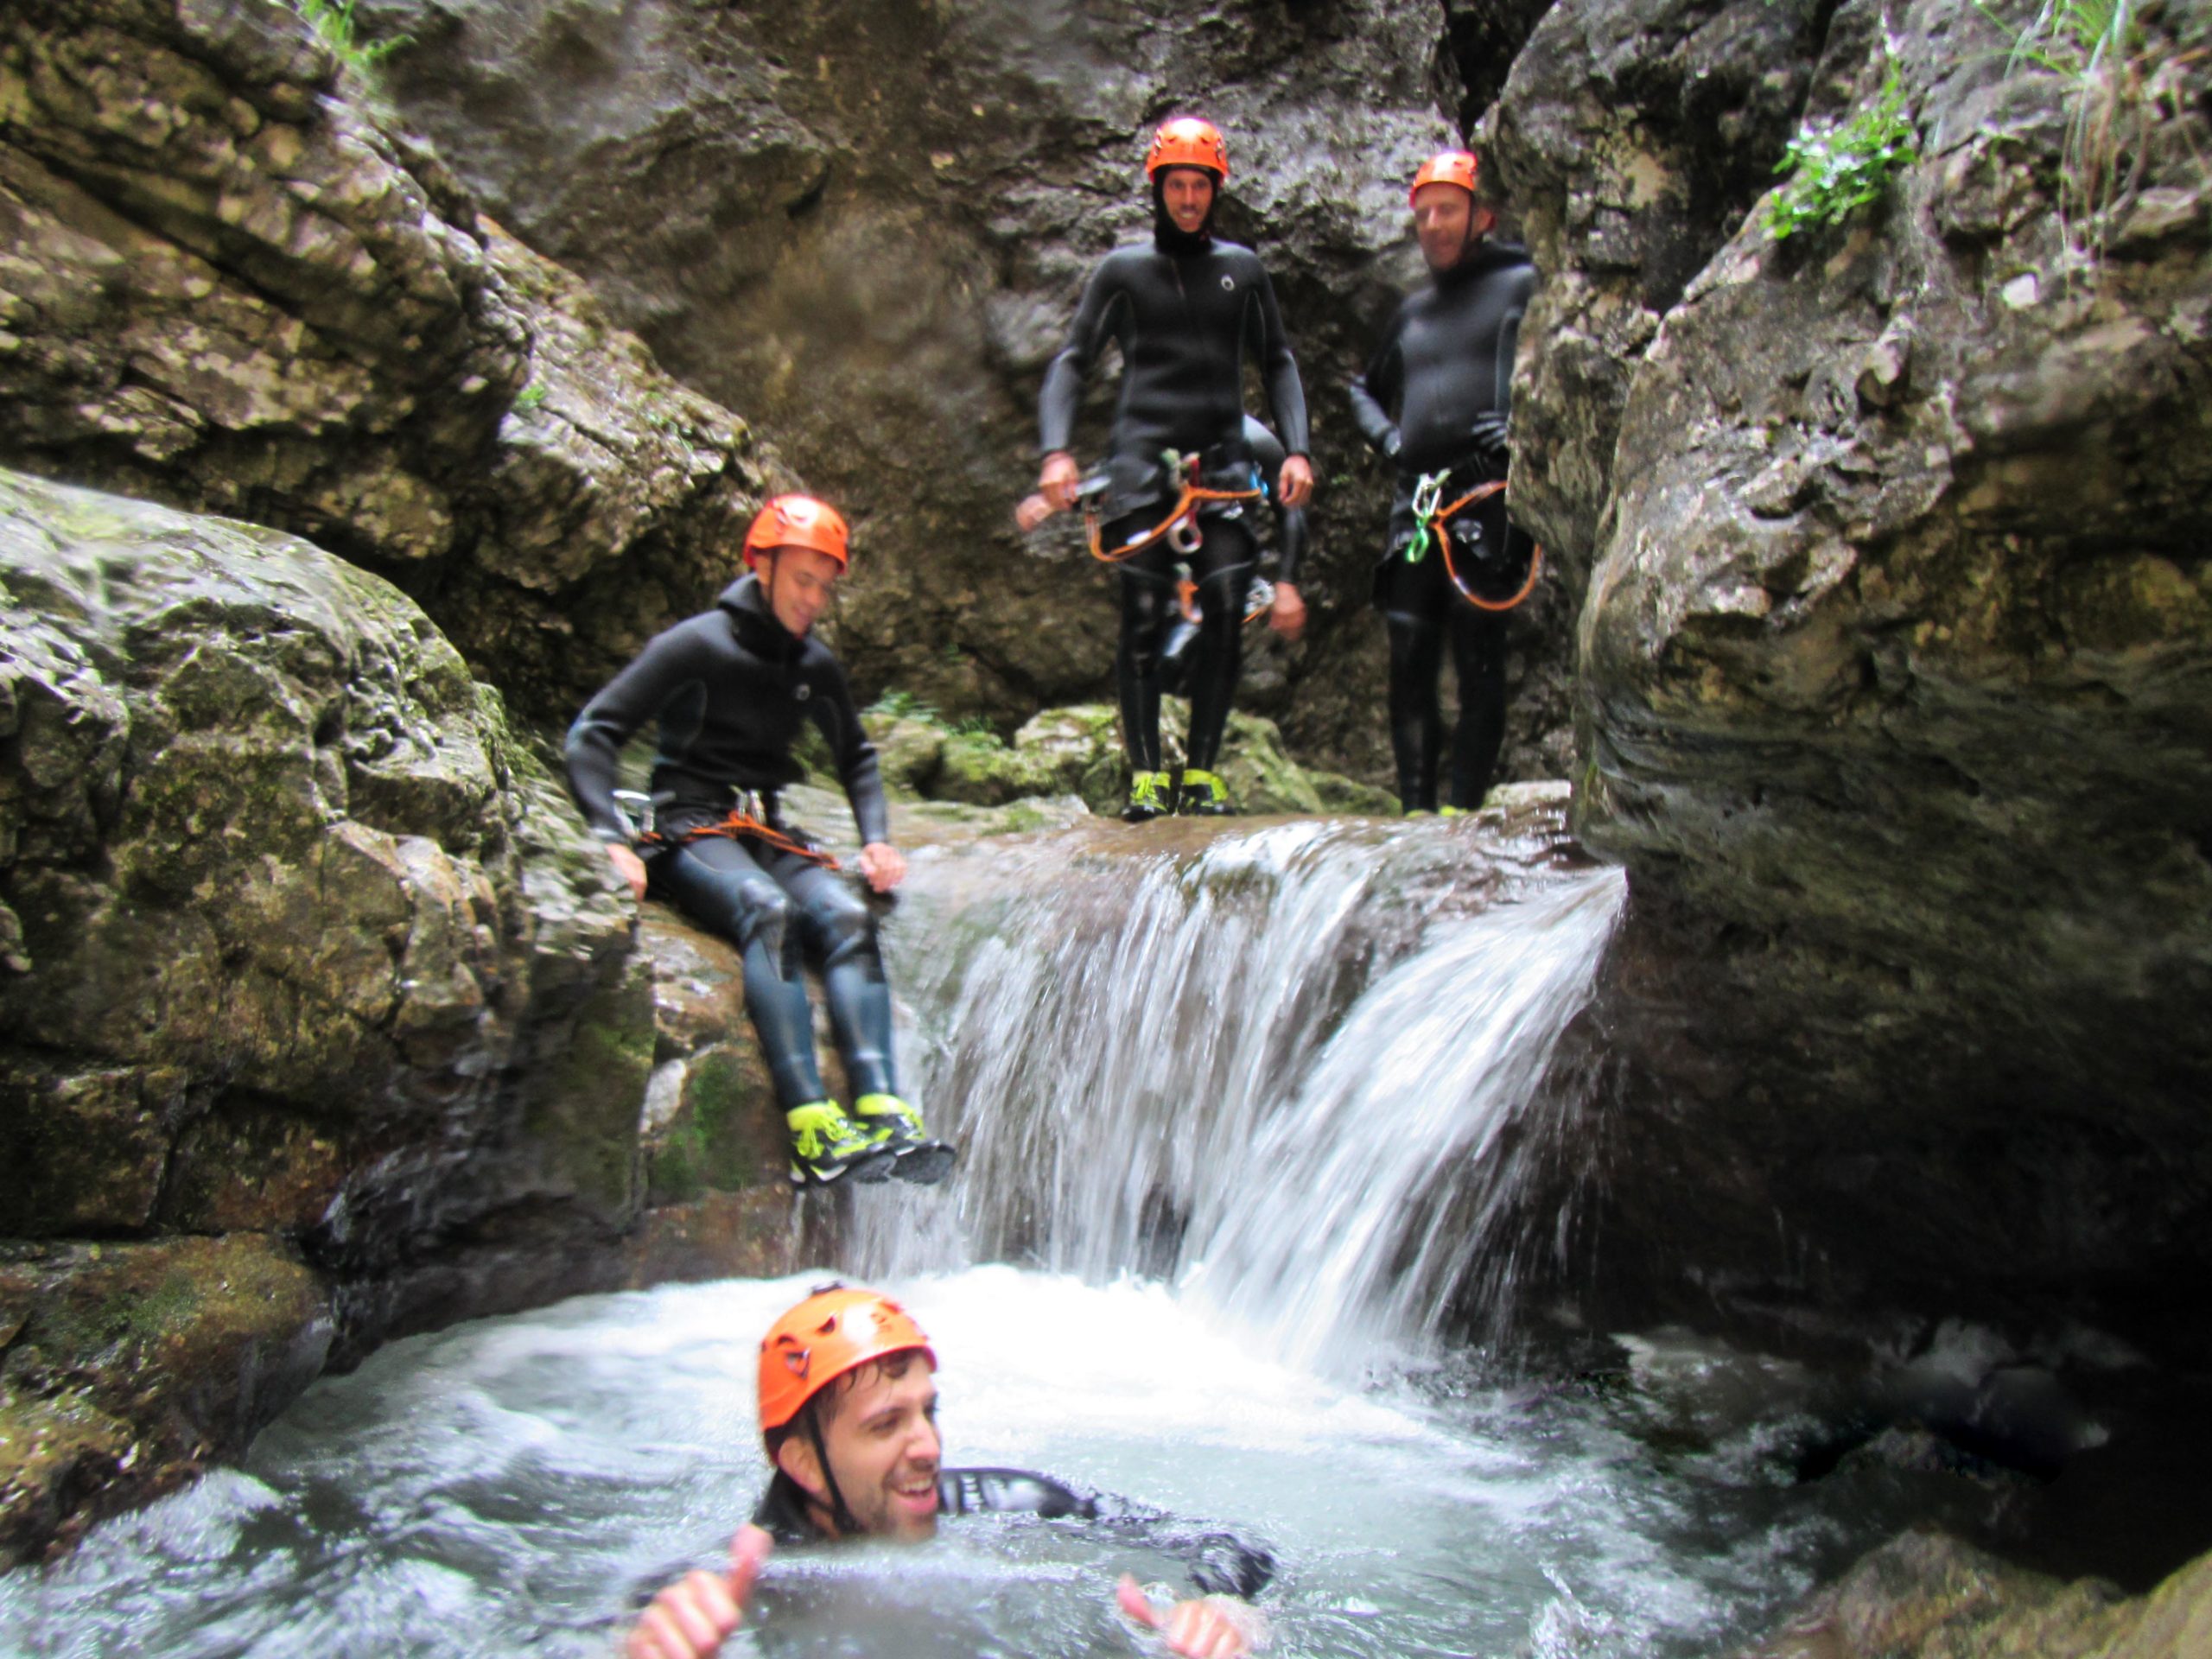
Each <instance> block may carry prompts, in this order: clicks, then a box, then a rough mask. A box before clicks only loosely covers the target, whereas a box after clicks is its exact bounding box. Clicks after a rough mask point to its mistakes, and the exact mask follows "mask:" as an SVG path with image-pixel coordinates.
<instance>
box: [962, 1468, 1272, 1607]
mask: <svg viewBox="0 0 2212 1659" xmlns="http://www.w3.org/2000/svg"><path fill="white" fill-rule="evenodd" d="M938 1505H939V1508H940V1509H941V1510H943V1512H944V1513H945V1514H947V1515H975V1514H982V1513H991V1514H1005V1513H1007V1512H1014V1513H1026V1514H1029V1515H1034V1516H1038V1517H1039V1518H1040V1519H1042V1520H1046V1521H1062V1520H1074V1521H1084V1522H1095V1523H1096V1524H1097V1525H1098V1526H1100V1527H1101V1528H1103V1529H1105V1530H1107V1531H1108V1532H1110V1533H1112V1534H1114V1535H1116V1536H1118V1537H1121V1538H1124V1539H1127V1540H1128V1541H1129V1542H1130V1543H1132V1544H1134V1545H1135V1546H1136V1547H1138V1548H1143V1549H1154V1550H1158V1551H1160V1553H1161V1554H1167V1555H1173V1556H1176V1557H1178V1558H1179V1560H1181V1561H1182V1562H1183V1564H1184V1566H1185V1567H1187V1568H1189V1569H1190V1573H1191V1582H1192V1583H1193V1584H1195V1585H1196V1586H1198V1589H1199V1590H1200V1591H1201V1592H1204V1593H1205V1594H1206V1595H1210V1596H1242V1597H1243V1598H1244V1599H1246V1600H1247V1601H1249V1600H1250V1599H1252V1598H1253V1597H1254V1596H1256V1595H1258V1594H1259V1593H1260V1592H1261V1591H1262V1590H1264V1589H1265V1588H1267V1586H1268V1584H1269V1583H1270V1582H1271V1581H1272V1580H1274V1575H1275V1558H1274V1555H1273V1554H1270V1553H1268V1551H1267V1550H1265V1549H1262V1548H1259V1547H1258V1546H1257V1545H1254V1544H1248V1543H1246V1542H1245V1541H1243V1539H1241V1538H1239V1537H1237V1536H1236V1535H1235V1534H1233V1533H1229V1532H1221V1531H1215V1530H1211V1529H1205V1528H1201V1527H1194V1526H1192V1525H1190V1524H1188V1523H1186V1522H1180V1521H1178V1520H1176V1519H1175V1518H1174V1517H1173V1516H1169V1515H1166V1514H1163V1513H1162V1512H1161V1511H1160V1510H1154V1509H1147V1508H1146V1507H1145V1506H1144V1505H1143V1504H1141V1503H1130V1502H1128V1500H1127V1499H1126V1498H1119V1497H1113V1496H1111V1495H1110V1494H1107V1493H1103V1492H1087V1491H1083V1490H1081V1489H1080V1488H1077V1487H1074V1486H1070V1485H1068V1484H1065V1482H1062V1481H1057V1480H1054V1479H1052V1478H1050V1477H1049V1476H1046V1475H1037V1474H1032V1473H1030V1472H1029V1471H1027V1470H1022V1469H945V1470H941V1471H938Z"/></svg>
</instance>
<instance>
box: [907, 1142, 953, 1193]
mask: <svg viewBox="0 0 2212 1659" xmlns="http://www.w3.org/2000/svg"><path fill="white" fill-rule="evenodd" d="M959 1156H960V1152H959V1149H958V1148H957V1147H949V1146H947V1145H945V1143H944V1141H925V1142H924V1143H923V1144H921V1145H920V1146H918V1147H910V1148H909V1149H908V1150H906V1151H905V1152H902V1153H900V1154H899V1157H898V1160H897V1161H896V1162H894V1163H893V1165H892V1166H891V1173H893V1174H894V1175H896V1176H897V1177H898V1178H899V1179H900V1180H902V1181H912V1182H913V1183H914V1184H915V1185H917V1186H935V1185H937V1184H938V1182H939V1181H941V1180H943V1179H944V1178H945V1177H946V1176H948V1175H950V1173H952V1162H953V1160H954V1159H956V1158H957V1157H959Z"/></svg>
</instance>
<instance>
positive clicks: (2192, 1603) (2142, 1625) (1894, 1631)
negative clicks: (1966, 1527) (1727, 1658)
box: [1743, 1531, 2212, 1659]
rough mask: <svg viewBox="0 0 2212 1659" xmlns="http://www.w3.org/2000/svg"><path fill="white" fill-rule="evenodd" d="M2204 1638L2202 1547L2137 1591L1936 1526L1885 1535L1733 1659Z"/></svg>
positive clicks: (2145, 1655)
mask: <svg viewBox="0 0 2212 1659" xmlns="http://www.w3.org/2000/svg"><path fill="white" fill-rule="evenodd" d="M2208 1645H2212V1556H2205V1557H2202V1558H2201V1559H2199V1560H2196V1561H2195V1562H2193V1563H2191V1564H2190V1566H2189V1567H2184V1568H2183V1570H2181V1571H2180V1572H2178V1573H2175V1574H2174V1575H2173V1576H2172V1577H2171V1578H2170V1579H2168V1580H2166V1581H2165V1582H2164V1584H2162V1585H2160V1586H2158V1588H2157V1589H2156V1590H2154V1591H2152V1592H2151V1593H2149V1594H2148V1595H2144V1596H2138V1597H2134V1598H2133V1599H2128V1598H2124V1597H2122V1596H2121V1595H2120V1593H2119V1592H2118V1591H2117V1590H2116V1589H2115V1588H2114V1587H2113V1586H2112V1585H2110V1584H2108V1583H2106V1582H2104V1581H2102V1580H2096V1579H2084V1580H2078V1581H2076V1582H2075V1583H2072V1584H2066V1583H2062V1582H2061V1581H2060V1580H2056V1579H2052V1578H2048V1577H2045V1576H2044V1574H2042V1573H2031V1572H2028V1571H2026V1570H2024V1569H2023V1568H2020V1567H2012V1566H2009V1565H2007V1564H2006V1563H2005V1562H2004V1561H2001V1560H1998V1559H1996V1558H1995V1557H1994V1556H1992V1555H1989V1554H1986V1553H1984V1552H1983V1551H1981V1550H1978V1549H1975V1548H1973V1547H1972V1546H1971V1545H1968V1544H1965V1543H1961V1542H1960V1541H1958V1540H1957V1539H1955V1538H1952V1537H1949V1536H1947V1535H1944V1534H1942V1533H1939V1532H1933V1531H1916V1532H1909V1533H1906V1534H1904V1535H1903V1536H1901V1537H1899V1538H1897V1539H1895V1540H1894V1541H1891V1542H1890V1543H1887V1544H1885V1545H1884V1546H1883V1547H1882V1548H1879V1549H1878V1550H1876V1551H1874V1552H1873V1553H1872V1554H1870V1555H1868V1556H1867V1557H1866V1559H1865V1560H1861V1561H1860V1562H1859V1564H1858V1565H1857V1566H1856V1567H1853V1568H1852V1569H1851V1571H1850V1572H1849V1573H1847V1574H1846V1575H1845V1576H1844V1577H1843V1578H1842V1579H1841V1580H1839V1581H1838V1582H1837V1583H1836V1584H1834V1585H1833V1586H1829V1587H1828V1588H1827V1589H1826V1590H1823V1591H1822V1592H1821V1593H1820V1594H1819V1595H1818V1596H1817V1597H1815V1599H1814V1600H1813V1601H1812V1602H1811V1603H1810V1604H1809V1605H1808V1606H1806V1607H1805V1608H1804V1609H1803V1610H1802V1611H1800V1612H1799V1613H1798V1614H1797V1616H1796V1618H1793V1619H1791V1620H1790V1622H1789V1624H1788V1625H1787V1626H1785V1627H1784V1628H1783V1630H1781V1631H1780V1632H1779V1633H1778V1634H1777V1635H1776V1636H1775V1637H1773V1639H1771V1640H1770V1641H1768V1642H1765V1643H1761V1644H1760V1645H1759V1646H1758V1648H1756V1649H1752V1650H1751V1652H1749V1653H1747V1654H1745V1656H1743V1659H1875V1656H1877V1655H1885V1656H1886V1655H1891V1654H1907V1653H1910V1654H1926V1655H1935V1654H1942V1655H1944V1656H1947V1659H2012V1656H2016V1655H2017V1656H2026V1655H2030V1654H2032V1655H2035V1656H2037V1659H2089V1656H2091V1655H2100V1656H2113V1659H2122V1656H2124V1659H2167V1656H2173V1659H2179V1656H2181V1655H2183V1654H2192V1653H2202V1652H2203V1651H2205V1650H2206V1649H2207V1647H2208Z"/></svg>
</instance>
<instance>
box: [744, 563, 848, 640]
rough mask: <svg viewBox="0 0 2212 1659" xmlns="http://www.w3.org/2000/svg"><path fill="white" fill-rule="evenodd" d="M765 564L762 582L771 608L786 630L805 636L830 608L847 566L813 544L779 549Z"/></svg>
mask: <svg viewBox="0 0 2212 1659" xmlns="http://www.w3.org/2000/svg"><path fill="white" fill-rule="evenodd" d="M761 563H762V567H763V568H762V571H761V576H760V585H761V587H762V588H764V589H766V592H767V595H768V608H769V609H770V610H772V611H773V612H774V613H776V620H777V621H779V622H780V623H782V624H783V625H784V627H785V631H786V632H790V633H791V634H792V635H794V636H796V637H797V638H799V639H804V638H805V637H806V634H807V631H808V630H809V629H810V628H812V627H813V626H814V621H815V619H816V618H817V617H818V616H820V615H821V614H822V613H823V611H825V610H827V609H829V601H830V598H831V596H832V595H833V594H836V591H837V578H838V577H839V576H841V575H844V573H845V571H844V567H843V566H842V565H841V564H839V563H837V561H836V560H835V559H833V558H831V557H830V556H829V555H828V554H827V553H817V552H816V551H815V550H813V549H812V548H810V547H779V548H775V549H773V550H771V551H770V553H769V555H768V556H767V557H766V559H764V560H763V561H761Z"/></svg>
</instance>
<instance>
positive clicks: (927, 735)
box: [865, 715, 951, 795]
mask: <svg viewBox="0 0 2212 1659" xmlns="http://www.w3.org/2000/svg"><path fill="white" fill-rule="evenodd" d="M865 723H866V724H867V725H868V728H869V737H870V739H871V741H874V744H875V760H876V765H877V766H878V767H879V768H880V770H881V771H882V773H883V782H884V785H885V787H887V788H888V789H893V790H904V791H906V792H908V793H909V794H914V795H928V794H930V793H931V792H932V790H933V786H934V785H935V784H936V782H937V777H938V771H939V769H940V768H941V767H942V766H943V765H944V751H945V744H946V741H947V740H948V739H949V738H950V735H951V734H950V733H949V732H947V731H946V730H945V728H944V727H943V726H941V725H939V724H938V722H936V721H931V720H921V719H917V718H915V717H913V716H912V715H904V716H900V717H898V718H895V719H888V720H887V719H884V718H882V717H881V716H870V717H868V719H867V721H866V722H865Z"/></svg>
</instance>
